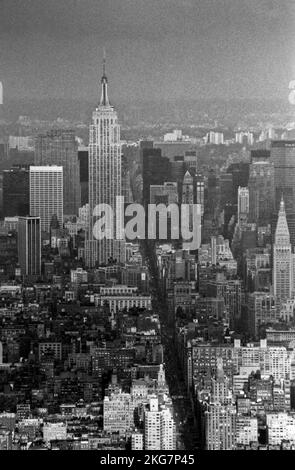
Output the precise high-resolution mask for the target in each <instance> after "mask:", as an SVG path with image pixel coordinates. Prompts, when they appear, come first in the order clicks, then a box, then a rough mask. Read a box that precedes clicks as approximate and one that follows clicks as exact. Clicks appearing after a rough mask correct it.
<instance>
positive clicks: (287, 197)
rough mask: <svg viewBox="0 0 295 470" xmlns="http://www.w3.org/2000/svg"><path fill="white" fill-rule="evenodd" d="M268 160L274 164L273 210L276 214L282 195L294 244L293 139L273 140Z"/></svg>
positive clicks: (294, 185)
mask: <svg viewBox="0 0 295 470" xmlns="http://www.w3.org/2000/svg"><path fill="white" fill-rule="evenodd" d="M270 160H271V162H273V164H274V185H275V211H276V214H277V213H278V211H279V207H280V200H281V198H282V196H283V198H284V202H285V209H286V215H287V221H288V227H289V231H290V240H291V244H292V245H295V140H277V141H273V142H272V145H271V155H270ZM275 222H276V220H275ZM275 222H274V227H275V226H276V224H275Z"/></svg>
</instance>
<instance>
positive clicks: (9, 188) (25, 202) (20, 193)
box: [2, 167, 30, 217]
mask: <svg viewBox="0 0 295 470" xmlns="http://www.w3.org/2000/svg"><path fill="white" fill-rule="evenodd" d="M2 181H3V183H2V184H3V186H2V188H3V217H14V216H16V215H17V216H25V215H28V214H29V212H30V192H29V169H28V168H24V167H19V168H18V167H16V168H11V169H10V170H4V171H3V180H2Z"/></svg>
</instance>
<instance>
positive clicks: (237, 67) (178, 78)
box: [0, 0, 295, 102]
mask: <svg viewBox="0 0 295 470" xmlns="http://www.w3.org/2000/svg"><path fill="white" fill-rule="evenodd" d="M32 19H33V22H32ZM294 26H295V3H294V1H293V0H284V1H283V2H282V1H280V0H247V1H245V0H222V1H221V0H148V2H147V1H146V0H107V1H105V0H83V1H80V0H50V1H46V0H30V1H27V2H24V1H23V0H1V16H0V41H1V75H0V81H2V82H3V84H4V88H5V89H4V99H7V96H10V97H12V96H14V97H16V96H17V95H22V96H26V97H28V98H30V97H32V98H34V97H35V96H40V97H48V98H51V99H53V97H56V96H57V97H64V98H67V99H68V98H71V96H75V95H77V96H78V97H79V99H80V98H81V99H85V100H92V99H95V96H96V94H97V93H98V89H99V84H100V77H101V75H102V59H103V48H104V47H105V49H106V57H107V60H106V73H107V76H108V79H109V84H110V93H109V96H110V99H111V101H114V102H116V101H118V97H120V101H121V100H122V101H124V102H125V101H126V100H127V101H129V100H133V99H135V100H138V99H144V100H145V101H154V100H159V99H160V100H162V99H163V100H164V101H167V100H168V101H169V100H170V99H191V100H195V99H199V97H201V98H205V99H208V98H212V99H217V98H221V99H231V98H234V99H238V98H247V97H252V98H255V99H264V98H266V97H267V98H268V97H270V98H274V99H275V98H276V97H277V96H278V97H283V96H286V99H287V96H288V84H289V82H290V81H291V80H293V79H294V78H295V52H294V51H295V47H294V46H295V40H294ZM92 97H93V98H92Z"/></svg>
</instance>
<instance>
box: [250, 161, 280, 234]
mask: <svg viewBox="0 0 295 470" xmlns="http://www.w3.org/2000/svg"><path fill="white" fill-rule="evenodd" d="M248 189H249V222H256V223H257V224H259V225H268V224H271V222H272V217H273V212H274V166H273V164H272V163H270V162H266V161H263V160H261V161H257V162H254V163H251V165H250V175H249V182H248Z"/></svg>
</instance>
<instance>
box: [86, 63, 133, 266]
mask: <svg viewBox="0 0 295 470" xmlns="http://www.w3.org/2000/svg"><path fill="white" fill-rule="evenodd" d="M118 196H121V142H120V126H119V124H118V116H117V112H116V111H115V109H114V108H113V106H111V104H110V101H109V98H108V80H107V76H106V72H105V59H104V62H103V75H102V79H101V98H100V103H99V105H98V106H97V108H96V109H95V110H94V111H93V113H92V123H91V125H90V128H89V210H90V217H89V229H88V234H87V239H86V241H85V261H86V265H87V266H88V267H95V266H99V265H108V264H111V263H122V262H124V261H125V242H124V241H123V240H120V239H116V228H117V226H118V224H120V221H119V220H118V214H117V213H116V202H117V197H118ZM99 204H106V205H108V206H110V207H111V208H112V211H113V217H112V220H110V219H108V217H109V215H108V214H106V216H105V219H106V220H107V222H108V223H107V224H106V225H107V226H108V227H110V225H112V236H111V237H110V236H107V237H104V238H102V239H97V237H96V236H95V235H94V233H93V229H94V228H95V224H96V222H97V219H98V217H97V213H96V211H97V207H98V205H99ZM101 215H102V216H103V214H101ZM116 216H117V217H116Z"/></svg>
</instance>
